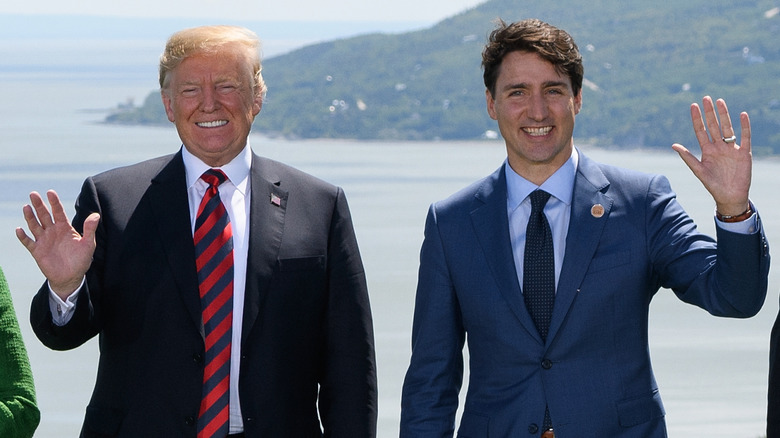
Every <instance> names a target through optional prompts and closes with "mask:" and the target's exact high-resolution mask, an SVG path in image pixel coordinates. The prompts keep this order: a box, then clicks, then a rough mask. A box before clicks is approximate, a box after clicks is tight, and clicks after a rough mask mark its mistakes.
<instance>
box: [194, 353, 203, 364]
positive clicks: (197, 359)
mask: <svg viewBox="0 0 780 438" xmlns="http://www.w3.org/2000/svg"><path fill="white" fill-rule="evenodd" d="M192 360H193V362H195V363H203V355H202V354H200V353H195V354H193V355H192Z"/></svg>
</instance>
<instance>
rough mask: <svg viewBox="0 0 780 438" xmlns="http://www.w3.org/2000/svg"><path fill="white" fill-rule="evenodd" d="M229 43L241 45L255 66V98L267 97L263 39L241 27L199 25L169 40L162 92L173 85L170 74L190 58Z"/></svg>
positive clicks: (162, 66) (162, 60)
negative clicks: (261, 40)
mask: <svg viewBox="0 0 780 438" xmlns="http://www.w3.org/2000/svg"><path fill="white" fill-rule="evenodd" d="M226 44H240V45H241V46H243V47H245V48H246V49H247V54H248V55H249V62H251V63H252V73H253V78H254V83H253V90H254V93H255V95H259V96H263V97H264V96H265V92H266V85H265V81H263V75H262V74H261V70H262V65H261V63H260V53H259V49H260V39H259V38H258V37H257V35H256V34H255V33H254V32H252V31H251V30H249V29H247V28H244V27H240V26H224V25H220V26H200V27H193V28H189V29H184V30H180V31H178V32H176V33H174V34H173V35H171V37H170V38H169V39H168V42H167V43H166V44H165V51H164V52H163V54H162V55H160V89H161V90H165V89H166V88H167V87H168V83H169V82H170V80H169V76H168V74H169V73H170V72H171V71H173V70H174V69H175V68H176V67H178V66H179V64H181V63H182V61H184V60H185V59H187V57H189V56H192V55H194V54H196V53H203V52H215V51H217V50H218V49H219V48H220V47H222V46H224V45H226Z"/></svg>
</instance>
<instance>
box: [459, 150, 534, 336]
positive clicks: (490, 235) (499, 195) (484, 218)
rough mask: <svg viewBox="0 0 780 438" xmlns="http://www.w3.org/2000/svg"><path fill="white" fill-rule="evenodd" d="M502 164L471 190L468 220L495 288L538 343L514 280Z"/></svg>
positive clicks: (513, 262)
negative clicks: (471, 197)
mask: <svg viewBox="0 0 780 438" xmlns="http://www.w3.org/2000/svg"><path fill="white" fill-rule="evenodd" d="M504 166H506V164H505V165H504ZM504 166H501V167H500V168H499V169H498V170H497V171H496V172H494V173H493V174H492V175H491V176H489V177H488V178H487V179H486V180H485V183H484V184H483V185H482V186H481V187H480V188H479V190H478V191H477V193H476V194H475V201H474V204H475V206H474V209H473V210H472V212H471V220H472V224H473V225H474V233H475V234H476V236H477V240H478V241H479V243H480V245H481V246H482V252H483V253H484V255H485V258H486V260H487V263H488V266H489V267H490V272H491V274H492V275H493V278H494V279H495V281H496V284H497V286H498V290H499V291H500V292H501V295H503V297H504V300H506V302H507V304H508V305H509V308H510V309H511V310H512V312H513V313H514V314H515V316H516V317H517V319H518V320H519V321H520V323H521V324H522V325H523V327H524V328H525V329H526V330H527V331H528V332H529V334H530V335H531V336H533V337H534V338H535V339H537V341H538V342H539V343H541V342H542V338H541V336H539V332H538V330H536V326H534V323H533V320H531V316H530V314H529V313H528V310H526V307H525V302H524V301H523V295H522V293H521V291H520V284H519V283H518V280H517V269H516V267H515V259H514V256H513V254H512V243H511V238H510V236H509V218H508V217H507V207H506V196H507V192H506V174H505V173H504Z"/></svg>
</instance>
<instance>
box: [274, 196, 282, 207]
mask: <svg viewBox="0 0 780 438" xmlns="http://www.w3.org/2000/svg"><path fill="white" fill-rule="evenodd" d="M271 204H273V205H275V206H277V207H281V206H282V198H280V197H278V196H276V194H275V193H271Z"/></svg>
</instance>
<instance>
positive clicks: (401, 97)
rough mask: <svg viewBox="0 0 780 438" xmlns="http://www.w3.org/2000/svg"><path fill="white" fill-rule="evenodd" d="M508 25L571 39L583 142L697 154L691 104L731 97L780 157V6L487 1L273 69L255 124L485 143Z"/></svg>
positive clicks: (767, 1) (292, 58)
mask: <svg viewBox="0 0 780 438" xmlns="http://www.w3.org/2000/svg"><path fill="white" fill-rule="evenodd" d="M497 17H501V18H503V19H504V20H505V21H515V20H519V19H523V18H529V17H536V18H540V19H542V20H544V21H547V22H549V23H551V24H554V25H556V26H559V27H562V28H564V29H566V30H567V31H568V32H569V33H571V34H572V35H573V36H574V38H575V40H576V41H577V43H578V45H579V47H580V50H581V52H582V54H583V57H584V62H585V79H586V86H585V87H584V90H583V110H582V112H581V113H580V115H579V116H578V118H577V125H576V130H575V138H578V139H580V140H594V141H597V142H599V143H601V144H604V145H617V146H626V147H636V146H644V147H655V146H659V147H664V148H667V147H669V145H670V144H671V143H672V142H675V141H678V142H683V143H684V144H687V145H691V146H695V145H696V141H695V139H694V137H693V135H692V133H691V128H690V116H689V106H690V104H691V103H692V102H698V101H700V100H701V97H702V96H703V95H705V94H709V95H712V96H713V97H724V98H725V99H726V101H727V102H728V105H729V108H730V109H731V111H732V118H733V119H734V121H735V122H736V120H737V113H738V112H739V111H747V112H748V113H749V114H750V117H751V121H752V124H753V139H754V141H753V143H754V148H755V150H756V152H757V153H780V45H778V44H777V41H778V39H780V2H778V0H742V1H739V2H734V1H731V0H685V1H663V2H648V1H644V0H643V1H640V0H590V1H588V2H583V1H575V0H559V1H556V2H540V1H526V0H523V1H518V0H490V1H487V2H485V3H483V4H481V5H480V6H478V7H475V8H473V9H471V10H468V11H466V12H464V13H461V14H458V15H456V16H453V17H450V18H447V19H445V20H443V21H441V22H439V23H438V24H436V25H435V26H433V27H430V28H427V29H423V30H419V31H414V32H409V33H404V34H369V35H362V36H358V37H354V38H348V39H342V40H336V41H330V42H325V43H321V44H316V45H311V46H307V47H304V48H301V49H299V50H296V51H294V52H291V53H288V54H285V55H281V56H277V57H273V58H270V59H267V60H265V61H264V69H263V72H264V76H265V79H266V82H267V84H268V88H269V91H268V97H267V100H266V103H265V104H264V106H263V111H262V112H261V113H260V115H259V116H258V118H257V120H256V122H255V129H256V130H258V131H262V132H266V133H269V134H277V135H283V136H289V137H297V138H317V137H331V138H355V139H399V140H405V139H413V140H432V139H444V140H448V139H475V138H480V137H482V136H484V134H485V133H486V132H488V131H491V130H493V131H495V130H496V125H495V122H494V121H493V120H491V119H490V118H489V117H488V116H487V113H486V111H485V94H484V85H483V84H482V72H481V69H480V60H481V59H480V56H481V50H482V46H483V45H484V43H485V40H486V37H487V34H488V33H489V32H490V31H491V30H492V28H493V27H494V23H493V21H494V20H495V19H496V18H497ZM255 30H256V31H257V32H258V34H259V35H260V36H261V37H262V29H255ZM158 101H159V94H158V93H157V92H156V91H155V92H153V93H152V94H151V95H150V97H149V99H147V103H146V108H142V109H139V110H138V111H135V112H134V113H126V114H124V116H125V117H127V118H129V119H130V120H129V121H130V122H133V121H134V122H138V121H140V120H141V119H143V118H145V119H146V121H147V122H149V121H155V120H160V121H162V120H164V115H163V114H162V111H161V108H160V104H159V102H158ZM113 121H117V122H119V121H120V120H116V119H114V120H113Z"/></svg>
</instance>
